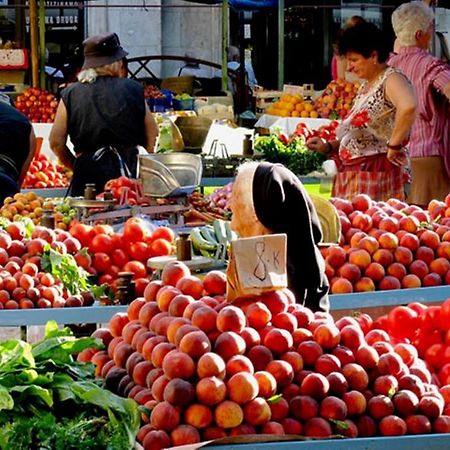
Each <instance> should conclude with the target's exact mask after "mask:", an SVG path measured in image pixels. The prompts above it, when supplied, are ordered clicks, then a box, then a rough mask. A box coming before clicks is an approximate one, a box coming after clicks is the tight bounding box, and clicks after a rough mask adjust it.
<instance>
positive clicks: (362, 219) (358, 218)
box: [349, 211, 373, 231]
mask: <svg viewBox="0 0 450 450" xmlns="http://www.w3.org/2000/svg"><path fill="white" fill-rule="evenodd" d="M353 214H354V215H353ZM349 218H351V224H352V226H353V227H355V228H358V229H359V230H362V231H369V230H370V229H371V228H372V226H373V220H372V217H371V216H369V214H364V213H360V212H358V211H355V212H354V213H352V214H351V216H349Z"/></svg>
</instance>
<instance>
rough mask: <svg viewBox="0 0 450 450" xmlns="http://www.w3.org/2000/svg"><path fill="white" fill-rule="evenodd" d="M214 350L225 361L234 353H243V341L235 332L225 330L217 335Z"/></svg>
mask: <svg viewBox="0 0 450 450" xmlns="http://www.w3.org/2000/svg"><path fill="white" fill-rule="evenodd" d="M214 351H215V353H217V354H218V355H220V356H221V357H222V358H223V359H224V360H225V361H228V360H229V359H230V358H231V357H232V356H234V355H243V354H244V353H245V341H244V339H242V338H241V336H239V335H238V334H237V333H235V332H233V331H225V332H223V333H222V334H220V335H219V336H218V337H217V339H216V342H215V344H214ZM250 359H251V358H250ZM252 362H253V361H252Z"/></svg>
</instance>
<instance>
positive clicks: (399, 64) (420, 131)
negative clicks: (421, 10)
mask: <svg viewBox="0 0 450 450" xmlns="http://www.w3.org/2000/svg"><path fill="white" fill-rule="evenodd" d="M388 63H389V65H390V66H392V67H395V68H396V69H399V70H401V71H402V72H403V73H404V74H405V75H406V76H407V77H408V78H409V79H410V80H411V82H412V84H413V86H414V88H415V91H416V96H417V103H418V110H417V117H416V120H415V122H414V125H413V128H412V130H411V138H410V142H409V145H408V148H409V152H410V156H411V157H412V158H421V157H428V156H442V158H443V160H444V162H445V165H446V167H447V172H449V173H450V171H449V169H450V167H449V166H450V106H449V103H448V101H447V97H445V95H443V89H444V87H445V86H446V85H447V84H448V83H450V66H449V65H448V64H446V63H444V62H442V61H441V60H439V59H437V58H435V57H433V56H432V55H430V54H429V53H428V52H427V51H426V50H423V49H420V48H418V47H402V48H400V50H399V52H398V54H396V55H393V56H392V57H391V58H390V59H389V61H388Z"/></svg>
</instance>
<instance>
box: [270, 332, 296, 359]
mask: <svg viewBox="0 0 450 450" xmlns="http://www.w3.org/2000/svg"><path fill="white" fill-rule="evenodd" d="M264 345H265V346H266V347H267V348H268V349H269V350H271V351H272V352H273V353H275V354H280V353H285V352H287V351H288V350H289V349H290V348H291V347H292V346H293V345H294V341H293V339H292V335H291V334H290V333H289V332H288V331H287V330H282V329H279V328H273V329H271V330H270V331H269V332H268V333H267V334H266V336H265V337H264Z"/></svg>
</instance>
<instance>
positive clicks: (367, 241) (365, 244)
mask: <svg viewBox="0 0 450 450" xmlns="http://www.w3.org/2000/svg"><path fill="white" fill-rule="evenodd" d="M358 248H360V249H361V250H365V251H366V252H367V253H369V254H370V255H372V254H373V253H375V252H376V251H377V250H378V248H379V244H378V241H377V240H376V239H375V238H374V237H372V236H366V237H363V238H362V239H361V240H360V241H359V242H358ZM355 264H357V263H356V262H355ZM357 265H358V264H357Z"/></svg>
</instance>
